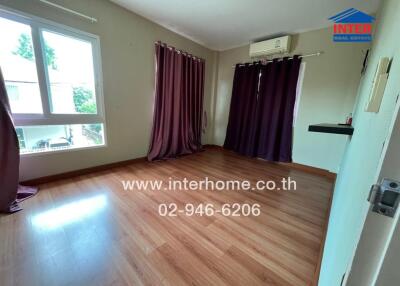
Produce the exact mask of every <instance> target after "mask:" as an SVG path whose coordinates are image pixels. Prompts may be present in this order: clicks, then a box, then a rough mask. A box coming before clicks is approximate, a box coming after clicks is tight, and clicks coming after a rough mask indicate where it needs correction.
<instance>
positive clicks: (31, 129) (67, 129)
mask: <svg viewBox="0 0 400 286" xmlns="http://www.w3.org/2000/svg"><path fill="white" fill-rule="evenodd" d="M16 129H17V130H20V131H19V132H17V134H18V133H19V134H20V135H19V136H18V139H19V140H20V149H21V150H20V152H21V154H29V153H38V152H48V151H55V150H68V149H74V148H85V147H92V146H100V145H104V132H103V124H73V125H49V126H22V127H18V128H16Z"/></svg>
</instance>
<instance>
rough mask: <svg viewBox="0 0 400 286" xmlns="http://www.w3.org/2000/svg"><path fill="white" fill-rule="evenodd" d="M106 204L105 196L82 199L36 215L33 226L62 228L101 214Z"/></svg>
mask: <svg viewBox="0 0 400 286" xmlns="http://www.w3.org/2000/svg"><path fill="white" fill-rule="evenodd" d="M106 204H107V198H106V196H105V195H97V196H94V197H91V198H88V199H82V200H79V201H77V202H73V203H69V204H66V205H62V206H60V207H57V208H54V209H51V210H48V211H45V212H43V213H40V214H38V215H35V216H34V217H33V218H32V224H33V225H34V226H36V227H40V228H45V229H53V228H57V227H61V226H64V225H67V224H70V223H73V222H76V221H78V220H80V219H83V218H86V217H89V216H91V215H93V214H95V213H97V212H99V211H100V210H101V209H103V208H104V207H105V206H106Z"/></svg>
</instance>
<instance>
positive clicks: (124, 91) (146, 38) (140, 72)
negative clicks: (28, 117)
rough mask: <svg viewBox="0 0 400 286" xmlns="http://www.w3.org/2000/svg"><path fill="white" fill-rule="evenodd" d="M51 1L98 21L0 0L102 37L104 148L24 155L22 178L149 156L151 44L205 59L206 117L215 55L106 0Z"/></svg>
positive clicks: (207, 140) (208, 138)
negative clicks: (166, 44)
mask: <svg viewBox="0 0 400 286" xmlns="http://www.w3.org/2000/svg"><path fill="white" fill-rule="evenodd" d="M53 2H56V3H59V4H61V5H63V6H65V7H68V8H71V9H74V10H77V11H80V12H82V13H84V14H88V15H90V16H92V17H95V18H97V19H98V20H99V21H98V23H94V24H92V23H90V22H89V21H86V20H83V19H81V18H78V17H75V16H72V15H70V14H68V13H65V12H62V11H59V10H57V9H54V8H51V7H48V6H46V5H43V4H40V3H39V1H26V0H0V4H1V5H5V6H9V7H11V8H14V9H18V10H20V11H23V12H26V13H30V14H33V15H36V16H39V17H42V18H46V19H48V20H53V21H55V22H58V23H60V24H64V25H67V26H70V27H73V28H76V29H79V30H82V31H86V32H89V33H92V34H96V35H99V36H100V43H101V52H102V55H101V56H102V66H103V81H104V100H105V109H106V110H105V113H106V128H107V130H106V132H107V139H108V146H107V147H105V148H96V149H91V150H82V151H72V152H66V153H54V154H46V155H43V154H40V155H37V156H29V157H23V158H22V160H21V167H20V179H21V180H27V179H32V178H37V177H42V176H48V175H52V174H57V173H63V172H67V171H71V170H77V169H82V168H87V167H92V166H96V165H102V164H107V163H111V162H117V161H124V160H128V159H133V158H137V157H142V156H145V155H146V154H147V150H148V145H149V140H150V132H151V127H152V120H153V102H154V99H153V90H154V42H155V41H159V40H161V41H164V42H166V43H168V44H170V45H172V46H175V47H177V48H178V49H182V50H186V51H188V52H190V53H192V54H194V55H196V56H199V57H202V58H204V59H205V60H206V78H205V94H204V96H205V109H206V110H208V111H209V113H210V110H211V108H212V107H211V104H212V102H213V99H212V96H213V90H212V87H213V70H214V60H215V58H216V55H215V54H216V52H214V51H211V50H209V49H207V48H205V47H202V46H200V45H198V44H196V43H194V42H192V41H190V40H188V39H186V38H183V37H181V36H179V35H177V34H175V33H173V32H171V31H168V30H166V29H164V28H162V27H161V26H159V25H157V24H155V23H153V22H150V21H148V20H146V19H144V18H143V17H141V16H138V15H136V14H134V13H132V12H130V11H128V10H126V9H124V8H121V7H120V6H117V5H115V4H113V3H111V2H110V1H107V0H85V1H80V0H74V1H71V0H53ZM209 127H210V126H209ZM210 131H211V128H208V130H207V133H206V134H205V135H204V136H203V143H210V142H211V132H210ZM38 166H40V168H38Z"/></svg>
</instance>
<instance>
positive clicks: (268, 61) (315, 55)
mask: <svg viewBox="0 0 400 286" xmlns="http://www.w3.org/2000/svg"><path fill="white" fill-rule="evenodd" d="M323 53H324V52H323V51H318V52H315V53H312V54H307V55H302V56H299V58H308V57H318V56H320V55H322V54H323ZM276 59H277V60H278V61H281V60H282V59H283V58H276ZM276 59H272V60H261V61H260V62H261V63H262V64H266V63H272V62H273V61H274V60H276ZM292 59H293V57H290V58H288V60H292ZM247 64H248V65H252V64H253V63H247ZM238 65H239V66H244V65H245V63H243V64H242V63H239V64H238ZM232 67H233V68H235V67H236V65H233V66H232Z"/></svg>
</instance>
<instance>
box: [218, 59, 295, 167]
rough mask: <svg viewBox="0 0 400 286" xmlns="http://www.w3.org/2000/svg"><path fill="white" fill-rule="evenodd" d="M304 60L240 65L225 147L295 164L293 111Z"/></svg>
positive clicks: (248, 154) (252, 155)
mask: <svg viewBox="0 0 400 286" xmlns="http://www.w3.org/2000/svg"><path fill="white" fill-rule="evenodd" d="M300 63H301V59H300V58H299V57H298V56H295V57H294V58H293V59H292V60H290V59H288V58H283V59H282V60H274V61H273V62H272V63H268V64H267V65H262V64H260V63H254V64H252V65H248V64H247V65H244V66H242V65H237V66H236V69H235V76H234V82H233V90H232V99H231V107H230V113H229V123H228V128H227V133H226V138H225V143H224V147H225V148H226V149H229V150H233V151H236V152H238V153H240V154H243V155H246V156H251V157H258V158H263V159H266V160H269V161H280V162H292V141H293V112H294V104H295V101H296V87H297V80H298V77H299V69H300Z"/></svg>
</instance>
